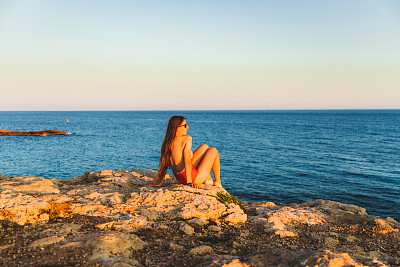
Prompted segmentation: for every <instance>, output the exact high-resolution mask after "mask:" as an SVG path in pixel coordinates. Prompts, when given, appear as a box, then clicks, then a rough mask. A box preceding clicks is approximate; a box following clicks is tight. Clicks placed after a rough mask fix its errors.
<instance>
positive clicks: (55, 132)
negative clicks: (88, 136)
mask: <svg viewBox="0 0 400 267" xmlns="http://www.w3.org/2000/svg"><path fill="white" fill-rule="evenodd" d="M66 134H70V133H69V132H61V131H58V130H45V131H28V132H18V131H7V130H5V129H3V130H0V136H15V135H18V136H21V135H22V136H26V135H32V136H49V135H66Z"/></svg>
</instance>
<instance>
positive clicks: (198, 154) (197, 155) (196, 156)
mask: <svg viewBox="0 0 400 267" xmlns="http://www.w3.org/2000/svg"><path fill="white" fill-rule="evenodd" d="M208 149H209V146H208V145H206V144H203V145H201V146H199V148H197V149H196V151H195V152H194V153H193V158H192V164H193V167H195V168H196V169H198V167H199V164H200V162H201V160H202V159H203V157H204V154H205V153H206V151H207V150H208ZM213 182H214V181H213V179H212V177H211V172H208V177H207V179H206V180H205V181H204V183H205V184H208V185H212V184H213Z"/></svg>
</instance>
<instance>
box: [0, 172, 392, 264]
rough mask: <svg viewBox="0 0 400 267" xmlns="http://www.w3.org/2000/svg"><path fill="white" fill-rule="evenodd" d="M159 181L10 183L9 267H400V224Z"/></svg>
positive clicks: (335, 205) (353, 210) (6, 198)
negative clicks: (151, 184) (243, 199)
mask: <svg viewBox="0 0 400 267" xmlns="http://www.w3.org/2000/svg"><path fill="white" fill-rule="evenodd" d="M154 173H155V172H154V171H151V170H133V171H131V170H125V171H118V172H113V171H111V170H103V171H98V172H87V173H86V174H85V175H82V176H78V177H74V178H71V179H68V180H57V179H51V180H49V179H44V178H40V177H28V176H19V177H5V176H0V185H1V187H0V190H1V192H0V207H1V209H0V220H1V221H0V222H1V227H0V235H1V238H0V240H2V241H1V243H0V256H1V259H0V261H1V263H2V265H5V266H15V265H18V266H29V265H32V264H33V265H62V266H65V265H75V266H96V265H97V264H99V265H100V266H171V265H173V266H276V265H278V264H281V265H287V266H328V264H329V263H333V262H335V263H337V265H336V266H344V265H346V264H347V265H351V264H352V265H354V266H363V265H364V266H398V265H400V245H399V244H400V234H399V229H400V224H399V222H397V221H395V220H394V219H392V218H386V219H384V218H380V217H378V216H372V215H368V214H367V213H366V211H365V209H364V208H361V207H357V206H354V205H349V204H343V203H339V202H334V201H328V200H315V201H311V202H305V203H298V204H290V205H286V204H276V203H272V202H268V200H265V201H261V202H242V203H241V204H239V203H238V202H236V203H229V202H235V199H234V198H232V197H229V194H228V192H226V191H225V190H224V189H220V188H217V187H212V186H206V187H204V188H202V189H194V188H191V187H189V186H182V185H178V184H176V182H175V179H173V177H167V179H166V181H165V183H164V185H163V186H162V187H161V188H152V187H147V186H146V184H147V183H149V182H150V181H151V180H152V177H153V176H154ZM218 196H223V197H224V198H225V203H221V202H220V201H221V197H218ZM224 264H225V265H224ZM357 264H358V265H357Z"/></svg>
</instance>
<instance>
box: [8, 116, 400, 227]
mask: <svg viewBox="0 0 400 267" xmlns="http://www.w3.org/2000/svg"><path fill="white" fill-rule="evenodd" d="M172 115H183V116H185V117H186V118H187V122H188V125H189V127H190V128H189V134H190V135H191V136H192V137H193V147H198V146H200V145H201V144H203V143H206V144H208V145H210V146H214V147H216V148H217V149H218V150H219V152H220V157H221V165H222V166H221V178H222V183H223V186H224V187H225V188H226V189H227V190H228V191H229V192H230V193H231V194H233V195H237V196H239V198H240V199H242V200H249V201H260V200H267V201H273V202H276V203H291V202H304V201H310V200H314V199H318V198H323V199H329V200H334V201H340V202H344V203H350V204H355V205H357V206H361V207H364V208H366V209H367V212H368V213H369V214H374V215H379V216H383V217H386V216H390V217H393V218H395V219H396V220H398V221H400V209H399V208H400V185H399V182H400V150H399V148H400V110H343V111H333V110H332V111H204V112H200V111H179V112H172V111H159V112H138V111H132V112H0V129H7V130H17V131H32V130H46V129H57V130H62V131H69V132H71V133H74V134H71V135H66V136H48V137H30V136H2V137H0V173H3V174H5V175H7V176H17V175H32V176H41V177H45V178H58V179H68V178H71V177H74V176H79V175H83V174H84V173H85V172H86V171H98V170H103V169H113V170H120V169H121V170H125V169H136V168H148V169H154V170H156V169H157V166H158V160H159V153H160V147H161V143H162V141H163V137H164V133H165V129H166V125H167V122H168V120H169V118H170V117H171V116H172ZM67 118H68V120H69V123H67Z"/></svg>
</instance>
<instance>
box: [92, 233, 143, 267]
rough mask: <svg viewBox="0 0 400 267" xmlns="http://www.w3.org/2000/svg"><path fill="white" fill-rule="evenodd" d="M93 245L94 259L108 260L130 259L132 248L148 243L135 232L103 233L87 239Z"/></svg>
mask: <svg viewBox="0 0 400 267" xmlns="http://www.w3.org/2000/svg"><path fill="white" fill-rule="evenodd" d="M86 245H89V246H93V247H94V250H93V255H92V257H91V260H92V261H95V262H107V261H120V260H121V259H124V258H126V259H128V258H129V256H130V254H131V251H132V250H140V249H143V248H144V247H145V246H146V245H147V243H146V242H144V241H143V240H141V239H140V238H139V237H138V236H136V235H134V234H123V233H112V232H111V233H102V234H99V235H95V236H93V237H92V238H91V239H89V240H87V241H86Z"/></svg>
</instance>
